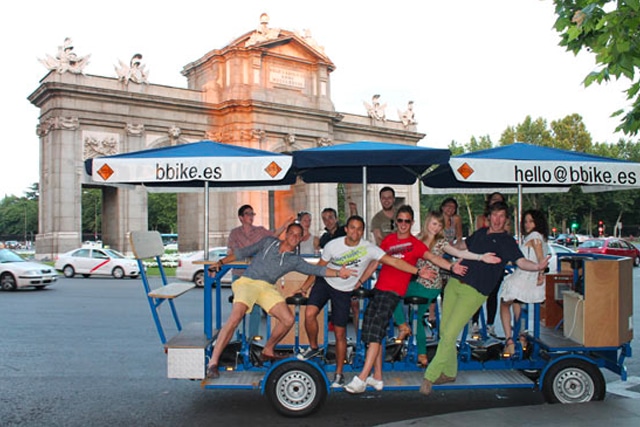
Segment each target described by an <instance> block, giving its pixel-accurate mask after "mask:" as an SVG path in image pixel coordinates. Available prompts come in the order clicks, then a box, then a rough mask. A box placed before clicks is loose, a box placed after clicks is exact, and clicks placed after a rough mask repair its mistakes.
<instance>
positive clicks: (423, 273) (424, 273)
mask: <svg viewBox="0 0 640 427" xmlns="http://www.w3.org/2000/svg"><path fill="white" fill-rule="evenodd" d="M418 276H420V277H422V278H423V279H425V280H433V279H435V278H436V277H437V276H438V273H437V272H436V271H435V270H433V269H431V268H428V267H422V268H420V269H419V270H418Z"/></svg>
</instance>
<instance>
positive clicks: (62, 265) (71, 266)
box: [55, 247, 140, 279]
mask: <svg viewBox="0 0 640 427" xmlns="http://www.w3.org/2000/svg"><path fill="white" fill-rule="evenodd" d="M55 268H56V270H59V271H62V273H63V274H64V277H73V276H75V275H76V274H82V276H83V277H90V276H93V275H103V276H113V277H114V278H116V279H122V278H123V277H131V278H132V279H135V278H136V277H138V276H139V275H140V269H139V268H138V262H137V261H135V260H133V259H130V258H127V257H125V256H124V255H122V254H121V253H120V252H118V251H115V250H113V249H102V248H94V247H90V248H85V247H83V248H79V249H74V250H72V251H69V252H67V253H65V254H62V255H60V256H59V257H58V260H57V261H56V263H55Z"/></svg>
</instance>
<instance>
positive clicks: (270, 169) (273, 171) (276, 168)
mask: <svg viewBox="0 0 640 427" xmlns="http://www.w3.org/2000/svg"><path fill="white" fill-rule="evenodd" d="M264 171H265V172H266V173H268V174H269V176H270V177H271V178H275V176H276V175H278V174H279V173H280V172H281V171H282V168H281V167H280V165H278V164H277V163H276V162H271V163H269V166H267V167H266V168H264Z"/></svg>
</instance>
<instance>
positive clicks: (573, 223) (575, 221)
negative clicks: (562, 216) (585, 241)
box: [571, 219, 580, 230]
mask: <svg viewBox="0 0 640 427" xmlns="http://www.w3.org/2000/svg"><path fill="white" fill-rule="evenodd" d="M579 226H580V224H578V220H575V219H574V220H573V221H571V229H572V230H577V229H578V227H579Z"/></svg>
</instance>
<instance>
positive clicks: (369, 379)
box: [366, 377, 384, 391]
mask: <svg viewBox="0 0 640 427" xmlns="http://www.w3.org/2000/svg"><path fill="white" fill-rule="evenodd" d="M366 383H367V385H370V386H371V387H373V388H374V389H376V391H382V389H383V388H384V382H383V381H382V380H377V379H375V378H373V377H367V381H366Z"/></svg>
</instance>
